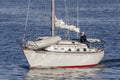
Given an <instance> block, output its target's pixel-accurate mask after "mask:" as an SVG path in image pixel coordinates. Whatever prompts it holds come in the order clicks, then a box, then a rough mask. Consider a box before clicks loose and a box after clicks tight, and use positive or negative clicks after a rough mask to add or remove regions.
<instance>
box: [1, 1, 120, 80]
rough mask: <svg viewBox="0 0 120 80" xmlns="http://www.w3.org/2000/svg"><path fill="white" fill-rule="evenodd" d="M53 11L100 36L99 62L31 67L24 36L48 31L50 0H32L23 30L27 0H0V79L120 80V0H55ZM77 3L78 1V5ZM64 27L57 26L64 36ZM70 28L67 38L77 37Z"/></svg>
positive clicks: (67, 20)
mask: <svg viewBox="0 0 120 80" xmlns="http://www.w3.org/2000/svg"><path fill="white" fill-rule="evenodd" d="M55 1H56V2H55V4H56V8H55V11H56V12H55V14H56V16H57V17H58V18H59V19H63V20H64V21H66V22H67V23H68V24H73V25H77V7H79V9H78V13H79V17H78V23H79V27H80V29H81V31H84V32H85V33H86V35H87V37H92V38H99V39H103V40H104V41H105V42H106V43H105V48H104V50H105V56H104V58H103V60H102V61H101V63H100V64H98V65H97V66H95V67H92V68H84V69H38V70H30V69H29V65H28V63H27V60H26V58H25V56H24V54H23V52H22V50H21V47H20V45H19V44H20V43H21V40H22V38H23V34H24V33H26V39H27V40H33V39H35V38H37V37H38V36H46V35H47V36H49V35H51V32H50V30H51V21H50V18H51V5H50V4H51V0H31V5H30V13H29V20H28V27H27V31H26V32H25V31H24V28H25V27H24V26H25V19H26V13H27V12H26V11H27V4H28V0H0V80H49V79H51V80H104V79H105V80H120V51H119V50H120V0H78V2H77V0H66V6H67V7H66V8H67V10H66V11H65V4H64V0H55ZM77 3H79V5H77ZM66 32H67V31H66V30H60V29H57V31H56V32H55V33H56V34H60V35H61V37H63V38H64V35H65V34H66ZM76 37H77V36H76V33H75V32H70V38H71V39H72V38H76Z"/></svg>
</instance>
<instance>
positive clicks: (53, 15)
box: [52, 0, 55, 37]
mask: <svg viewBox="0 0 120 80" xmlns="http://www.w3.org/2000/svg"><path fill="white" fill-rule="evenodd" d="M54 8H55V1H54V0H52V37H54V28H55V9H54Z"/></svg>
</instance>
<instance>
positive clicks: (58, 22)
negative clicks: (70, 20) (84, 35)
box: [55, 17, 80, 33]
mask: <svg viewBox="0 0 120 80" xmlns="http://www.w3.org/2000/svg"><path fill="white" fill-rule="evenodd" d="M55 27H58V28H64V29H68V30H71V31H75V32H77V33H80V28H77V27H76V26H74V25H68V24H66V23H65V22H64V21H63V20H62V19H60V20H59V19H57V18H56V17H55Z"/></svg>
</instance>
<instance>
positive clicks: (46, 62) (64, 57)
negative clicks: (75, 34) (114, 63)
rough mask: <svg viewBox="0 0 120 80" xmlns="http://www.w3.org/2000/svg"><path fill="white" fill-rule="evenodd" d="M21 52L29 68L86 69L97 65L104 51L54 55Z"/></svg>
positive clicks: (30, 51)
mask: <svg viewBox="0 0 120 80" xmlns="http://www.w3.org/2000/svg"><path fill="white" fill-rule="evenodd" d="M23 52H24V54H25V56H26V58H27V60H28V63H29V65H30V67H31V68H33V67H36V68H50V67H59V68H74V67H87V66H92V65H96V64H98V63H99V62H100V61H101V59H102V58H103V56H104V51H100V52H97V53H87V52H86V53H72V52H71V53H59V52H58V53H55V52H45V51H40V52H36V51H33V50H27V49H23Z"/></svg>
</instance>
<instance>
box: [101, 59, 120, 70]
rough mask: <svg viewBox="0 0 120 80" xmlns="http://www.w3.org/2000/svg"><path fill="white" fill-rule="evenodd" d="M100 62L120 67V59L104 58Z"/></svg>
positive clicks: (106, 65)
mask: <svg viewBox="0 0 120 80" xmlns="http://www.w3.org/2000/svg"><path fill="white" fill-rule="evenodd" d="M100 64H101V65H104V67H107V68H112V67H120V59H108V60H103V61H101V63H100Z"/></svg>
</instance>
